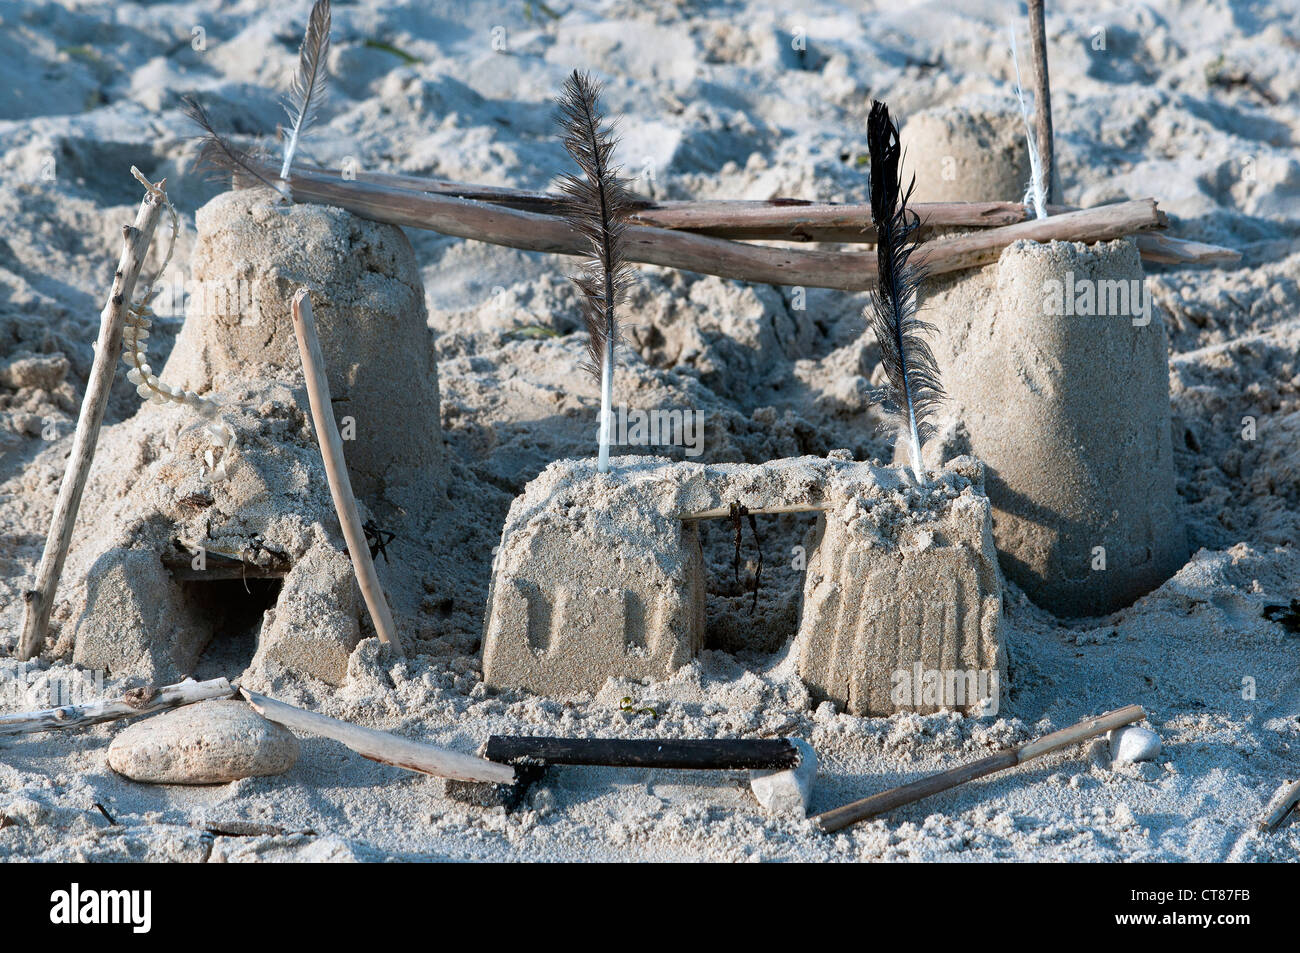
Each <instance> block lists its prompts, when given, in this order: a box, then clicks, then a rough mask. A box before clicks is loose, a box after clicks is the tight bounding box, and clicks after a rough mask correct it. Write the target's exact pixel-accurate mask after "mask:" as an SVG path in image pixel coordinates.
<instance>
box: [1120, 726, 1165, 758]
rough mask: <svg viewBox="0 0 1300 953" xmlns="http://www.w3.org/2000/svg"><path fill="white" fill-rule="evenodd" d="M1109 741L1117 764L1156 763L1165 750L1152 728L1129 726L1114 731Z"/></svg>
mask: <svg viewBox="0 0 1300 953" xmlns="http://www.w3.org/2000/svg"><path fill="white" fill-rule="evenodd" d="M1109 740H1110V753H1111V758H1112V759H1113V760H1114V762H1115V763H1116V764H1133V763H1135V762H1138V761H1154V760H1155V759H1156V758H1158V757H1160V752H1161V751H1162V750H1163V748H1162V746H1161V744H1160V736H1159V735H1158V734H1156V733H1155V732H1154V731H1152V730H1151V729H1150V728H1137V727H1134V726H1132V725H1129V726H1126V727H1124V728H1119V729H1117V730H1115V731H1112V732H1111V733H1110V735H1109Z"/></svg>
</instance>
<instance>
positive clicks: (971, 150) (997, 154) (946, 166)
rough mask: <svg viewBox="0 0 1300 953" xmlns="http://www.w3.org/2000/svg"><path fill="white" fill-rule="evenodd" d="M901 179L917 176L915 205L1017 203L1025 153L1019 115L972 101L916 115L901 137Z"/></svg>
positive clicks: (1024, 179)
mask: <svg viewBox="0 0 1300 953" xmlns="http://www.w3.org/2000/svg"><path fill="white" fill-rule="evenodd" d="M900 139H901V141H902V144H903V149H904V153H903V181H904V182H907V181H910V180H911V178H912V176H913V175H915V176H916V191H915V192H914V193H913V196H912V198H913V200H914V201H917V202H1019V201H1021V200H1022V199H1023V198H1024V195H1025V189H1026V187H1027V186H1028V184H1029V178H1030V173H1029V153H1028V151H1027V148H1026V145H1025V126H1024V121H1023V120H1022V119H1021V118H1020V114H1019V112H1018V111H1017V110H1016V109H1015V108H1014V107H1013V106H1009V105H1007V104H1006V103H1005V102H993V101H985V100H983V99H981V98H978V97H976V98H973V99H972V100H971V101H969V102H965V103H960V104H955V105H949V106H938V107H935V108H933V109H926V110H922V111H920V112H917V113H914V114H913V115H912V116H911V117H909V118H908V120H907V122H906V124H905V125H904V126H903V130H902V132H901V133H900Z"/></svg>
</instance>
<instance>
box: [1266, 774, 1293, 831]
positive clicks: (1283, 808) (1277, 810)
mask: <svg viewBox="0 0 1300 953" xmlns="http://www.w3.org/2000/svg"><path fill="white" fill-rule="evenodd" d="M1297 802H1300V781H1296V782H1295V783H1294V784H1284V785H1283V786H1282V788H1281V789H1280V790H1279V791H1278V793H1277V794H1276V795H1274V798H1273V803H1271V804H1270V805H1269V811H1268V813H1267V814H1265V815H1264V818H1263V820H1261V821H1260V822H1259V829H1260V830H1261V831H1271V830H1272V829H1273V828H1275V827H1277V826H1278V825H1279V824H1281V823H1282V821H1283V820H1285V819H1286V816H1287V815H1288V814H1290V813H1291V809H1292V808H1294V807H1295V806H1296V803H1297Z"/></svg>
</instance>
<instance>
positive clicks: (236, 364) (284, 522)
mask: <svg viewBox="0 0 1300 953" xmlns="http://www.w3.org/2000/svg"><path fill="white" fill-rule="evenodd" d="M197 223H198V232H199V234H198V243H197V246H196V248H195V251H194V257H193V277H194V284H193V285H192V286H191V287H190V288H189V289H188V290H189V291H190V294H191V297H190V300H191V305H192V307H191V308H190V309H189V312H188V314H187V318H186V321H185V324H184V327H183V329H182V330H181V332H180V334H179V336H178V337H177V340H176V344H175V347H174V348H173V350H172V354H171V356H170V358H169V360H168V362H167V365H166V367H165V368H164V370H163V371H162V374H161V377H162V379H163V380H164V381H165V382H167V383H168V384H171V385H180V386H182V387H184V388H185V389H186V390H191V391H196V392H198V393H200V394H211V395H214V396H216V397H217V398H218V399H219V400H220V401H221V404H222V414H223V416H224V418H225V420H226V421H227V422H228V423H229V424H231V425H232V426H233V429H234V431H235V432H236V434H237V435H238V448H237V451H236V455H235V458H234V460H233V462H232V464H231V466H230V468H229V471H230V472H229V476H228V478H227V479H224V480H218V481H216V482H205V481H203V480H201V479H200V471H201V461H202V456H203V453H204V449H205V448H206V447H207V441H206V440H205V439H204V435H203V432H202V429H201V427H200V426H199V424H200V423H201V422H200V421H196V420H195V419H194V418H193V416H192V415H191V414H188V413H187V411H186V410H185V409H184V408H177V407H174V406H157V405H154V404H145V405H144V406H143V407H142V408H141V410H140V411H139V412H138V413H137V414H136V416H135V417H134V418H132V419H131V420H128V421H126V422H125V423H123V424H121V425H119V426H118V427H116V428H113V430H111V431H109V432H107V433H106V434H105V439H104V441H103V443H104V452H106V453H110V454H112V453H117V454H125V455H128V456H135V457H136V458H137V461H138V462H137V465H138V466H142V467H143V474H142V475H141V478H139V479H138V480H135V481H133V482H132V484H131V486H130V488H129V489H128V491H127V493H126V494H125V495H124V496H122V497H120V498H119V497H117V495H116V492H114V491H113V490H111V489H110V490H107V491H106V492H105V493H104V494H103V495H104V500H103V503H102V505H101V507H100V509H99V511H98V512H87V513H86V515H85V517H84V518H86V519H93V520H95V521H96V523H97V524H99V525H104V526H107V527H109V532H108V533H107V534H96V535H93V536H91V537H90V538H88V539H85V540H84V541H83V542H82V543H81V544H80V547H79V550H80V551H78V550H74V553H73V562H74V564H78V563H79V564H81V565H83V566H85V567H87V568H86V583H85V587H84V591H81V590H78V594H77V596H75V597H74V599H73V612H72V616H71V621H72V624H73V626H74V627H75V630H74V631H75V640H76V641H75V654H74V660H75V661H76V662H78V663H79V664H82V665H85V666H87V667H91V668H101V669H107V670H108V671H110V672H112V673H114V674H134V675H138V676H140V677H144V678H148V679H150V680H152V681H154V682H158V683H161V682H165V681H174V680H176V679H178V678H180V677H181V676H184V675H186V674H189V673H190V672H191V671H192V670H193V668H194V666H195V664H196V662H197V661H198V659H199V656H200V654H201V653H202V652H203V651H204V648H205V646H206V645H207V644H208V643H209V642H210V641H211V640H212V639H214V638H222V637H225V636H228V635H229V634H230V632H229V631H227V630H228V629H230V628H232V627H233V628H251V629H252V630H253V632H254V633H255V634H256V656H255V658H254V661H253V664H254V668H255V669H258V670H264V671H274V670H275V669H276V668H277V667H283V668H287V669H290V670H294V671H297V672H300V673H303V674H308V675H311V676H314V677H316V678H319V679H322V680H324V681H326V682H332V683H336V684H337V683H339V682H341V681H342V679H343V677H344V675H345V674H346V671H347V659H348V655H349V654H350V652H351V650H352V649H353V648H354V647H355V645H356V643H357V642H358V640H359V639H360V638H361V636H362V634H363V628H362V626H363V624H364V623H363V622H362V621H361V620H362V619H363V617H364V616H365V612H364V609H363V607H362V605H361V600H360V596H359V593H358V591H357V584H356V581H355V579H354V577H353V573H352V567H351V565H350V563H349V559H348V555H347V552H346V550H345V549H344V548H343V544H342V540H341V537H340V535H339V529H338V518H337V516H336V514H335V511H334V507H333V504H332V502H331V500H330V496H329V493H328V491H327V488H326V480H325V475H324V472H323V469H322V464H321V459H320V452H319V449H318V448H317V445H316V438H315V435H314V433H313V430H312V427H311V424H310V421H309V419H308V416H307V414H306V406H307V401H306V398H305V396H303V384H302V370H301V366H300V362H299V357H298V351H297V347H296V345H295V342H294V334H293V329H292V325H291V322H290V318H289V314H288V311H289V299H290V297H291V296H292V293H293V291H294V289H295V288H297V287H298V286H299V285H303V284H307V285H310V287H311V288H312V289H313V292H314V294H315V307H316V313H317V314H318V315H319V321H318V323H319V329H320V338H321V344H322V348H323V350H324V352H325V353H326V354H327V355H329V357H330V360H329V361H328V368H329V371H330V386H331V389H332V391H333V393H334V395H335V398H336V400H335V404H334V406H335V414H336V419H337V420H338V421H339V422H340V425H341V426H340V429H341V430H343V432H344V434H345V439H346V438H348V437H352V438H354V439H349V440H348V443H347V447H348V466H349V470H350V473H351V476H352V480H353V484H354V486H355V487H356V491H357V495H358V496H359V497H360V499H361V505H362V506H363V507H365V506H366V503H367V500H369V501H370V502H371V503H372V504H373V503H375V502H379V501H383V502H385V504H386V505H400V506H402V507H403V508H404V509H406V510H407V511H408V512H409V513H410V514H411V518H412V519H413V520H418V519H421V518H422V517H423V516H424V514H425V512H426V511H427V510H428V509H429V508H432V507H434V506H436V501H437V498H438V496H439V494H440V492H441V488H442V487H443V486H444V485H445V477H444V468H443V460H442V440H441V429H440V425H439V418H438V387H437V369H436V364H435V362H434V355H433V348H432V343H431V340H430V335H429V332H428V329H427V327H426V312H425V306H424V293H423V286H422V283H421V281H420V276H419V270H418V268H417V266H416V263H415V257H414V254H413V252H412V250H411V247H410V244H409V242H408V241H407V239H406V237H405V236H404V235H403V234H402V232H401V230H400V229H398V228H395V227H393V226H390V225H381V224H376V223H373V222H369V221H365V220H363V219H360V218H357V217H356V216H354V215H352V214H351V213H348V212H344V211H341V210H339V209H334V208H327V207H322V206H314V205H297V206H286V205H284V204H282V203H281V202H280V201H278V199H277V197H276V196H275V195H274V193H272V192H270V191H269V190H262V189H255V190H246V191H236V192H229V193H225V194H223V195H219V196H217V197H216V198H214V199H213V200H212V201H211V202H209V203H208V205H206V206H204V207H203V208H202V209H200V210H199V211H198V214H197ZM349 418H350V419H349ZM88 509H89V507H88ZM241 606H242V607H243V608H237V607H241ZM232 613H235V614H236V615H238V618H236V617H235V615H232ZM241 613H242V614H241Z"/></svg>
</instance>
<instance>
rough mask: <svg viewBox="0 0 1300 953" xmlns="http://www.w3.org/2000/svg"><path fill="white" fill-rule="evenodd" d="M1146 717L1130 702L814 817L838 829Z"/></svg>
mask: <svg viewBox="0 0 1300 953" xmlns="http://www.w3.org/2000/svg"><path fill="white" fill-rule="evenodd" d="M1145 717H1146V712H1145V711H1144V710H1143V709H1142V706H1141V705H1129V706H1128V707H1127V708H1120V709H1117V710H1115V711H1112V712H1107V713H1106V714H1104V715H1099V716H1098V717H1096V718H1089V719H1087V720H1086V721H1081V722H1079V723H1078V724H1077V725H1074V726H1073V727H1071V728H1065V729H1063V730H1061V731H1056V732H1053V733H1052V734H1050V735H1044V736H1043V737H1042V738H1039V739H1038V740H1037V741H1030V742H1028V743H1026V744H1023V745H1019V746H1017V747H1015V748H1005V749H1003V750H1002V751H999V752H998V753H997V754H991V755H989V756H988V757H987V758H981V759H980V760H978V761H972V762H971V763H970V764H964V765H962V766H961V767H958V768H952V769H951V770H948V771H944V772H941V773H940V774H932V775H929V776H928V777H924V778H919V779H918V780H916V781H913V782H911V783H910V784H904V785H903V786H902V787H897V788H891V789H890V790H888V791H882V792H880V793H879V794H873V795H872V796H871V797H867V798H863V799H862V800H860V801H854V802H853V803H851V804H845V805H844V806H843V807H837V808H835V809H834V810H831V811H826V812H825V813H823V814H818V815H817V816H816V817H814V818H813V822H814V823H815V824H816V825H817V826H818V827H819V828H820V829H821V830H823V831H825V832H827V833H831V832H833V831H838V830H840V829H842V828H845V827H848V826H849V825H850V824H856V823H857V822H858V821H864V820H866V819H867V818H869V817H875V816H876V815H878V814H884V813H886V812H887V811H892V810H894V808H897V807H902V806H903V805H904V804H912V803H914V802H916V801H919V800H921V799H922V798H927V797H929V796H930V795H931V794H938V793H939V792H940V791H947V790H948V789H950V788H955V787H957V786H958V785H959V784H965V783H966V782H967V781H973V780H975V779H976V778H982V777H984V776H985V775H987V774H992V773H993V772H995V771H1003V770H1005V769H1007V768H1014V767H1015V766H1016V765H1018V764H1024V763H1025V762H1026V761H1029V760H1030V759H1031V758H1037V757H1041V756H1042V755H1045V754H1047V753H1048V752H1051V751H1057V750H1059V749H1060V748H1065V747H1068V746H1070V745H1074V744H1078V743H1079V742H1080V741H1086V740H1087V739H1089V738H1094V737H1096V736H1097V735H1100V734H1103V733H1105V732H1107V731H1111V730H1113V729H1115V728H1119V727H1120V726H1121V725H1128V724H1132V723H1133V722H1135V721H1141V720H1142V719H1143V718H1145Z"/></svg>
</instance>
